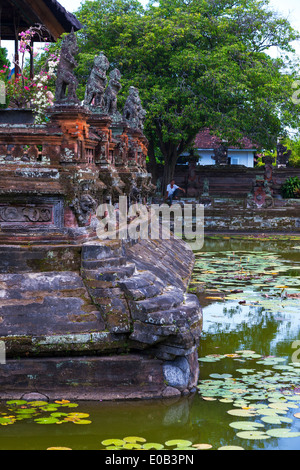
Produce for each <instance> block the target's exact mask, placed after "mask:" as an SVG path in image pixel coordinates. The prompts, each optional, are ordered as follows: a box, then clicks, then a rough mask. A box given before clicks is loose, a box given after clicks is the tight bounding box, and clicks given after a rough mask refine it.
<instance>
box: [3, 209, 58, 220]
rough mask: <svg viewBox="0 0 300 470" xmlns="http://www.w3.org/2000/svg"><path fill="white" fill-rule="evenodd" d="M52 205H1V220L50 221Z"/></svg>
mask: <svg viewBox="0 0 300 470" xmlns="http://www.w3.org/2000/svg"><path fill="white" fill-rule="evenodd" d="M51 221H52V207H50V206H48V207H46V206H44V207H43V206H41V207H37V206H34V207H31V206H9V205H6V206H0V222H4V223H25V224H26V223H29V222H31V223H49V222H51Z"/></svg>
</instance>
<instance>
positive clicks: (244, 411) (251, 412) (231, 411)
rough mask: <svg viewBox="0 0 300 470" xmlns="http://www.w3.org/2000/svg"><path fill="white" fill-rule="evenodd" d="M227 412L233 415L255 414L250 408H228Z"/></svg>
mask: <svg viewBox="0 0 300 470" xmlns="http://www.w3.org/2000/svg"><path fill="white" fill-rule="evenodd" d="M227 413H228V414H230V415H233V416H244V417H246V416H254V415H256V412H255V410H252V409H247V410H244V409H236V410H229V411H227Z"/></svg>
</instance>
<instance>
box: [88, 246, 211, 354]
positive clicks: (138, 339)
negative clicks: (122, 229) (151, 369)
mask: <svg viewBox="0 0 300 470" xmlns="http://www.w3.org/2000/svg"><path fill="white" fill-rule="evenodd" d="M103 248H104V247H103V244H102V245H98V244H93V243H92V242H90V243H87V244H85V245H84V246H83V251H82V270H81V274H82V277H83V279H84V282H85V285H86V287H87V290H88V292H89V294H90V296H91V298H92V300H93V302H94V303H95V305H96V306H97V307H98V308H99V309H100V311H101V314H102V318H103V320H104V322H105V327H106V329H107V330H108V331H109V332H110V333H114V334H124V333H126V334H127V335H128V348H129V349H134V350H147V352H149V354H153V355H155V357H159V358H161V359H164V360H168V359H174V357H177V356H185V355H187V354H190V353H191V351H192V350H193V348H194V347H195V344H196V343H197V340H198V339H199V336H200V333H201V326H202V325H201V321H202V316H201V308H200V306H199V302H198V299H197V297H196V296H194V295H192V294H186V293H185V291H184V290H183V289H182V286H176V285H170V283H169V280H168V279H167V278H165V279H163V277H164V276H163V271H162V273H161V274H162V277H159V276H158V275H157V274H155V273H154V272H153V271H151V268H150V269H149V266H144V269H142V266H140V265H139V268H137V263H136V262H134V261H135V260H133V259H130V256H128V253H127V255H126V243H124V242H121V241H120V242H110V244H109V245H107V246H106V247H105V249H103ZM133 250H134V247H133ZM152 262H156V267H157V266H158V265H159V259H156V260H155V261H152Z"/></svg>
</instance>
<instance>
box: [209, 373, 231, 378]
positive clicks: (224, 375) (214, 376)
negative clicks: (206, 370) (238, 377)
mask: <svg viewBox="0 0 300 470" xmlns="http://www.w3.org/2000/svg"><path fill="white" fill-rule="evenodd" d="M210 377H212V378H213V379H229V378H230V377H232V375H231V374H210Z"/></svg>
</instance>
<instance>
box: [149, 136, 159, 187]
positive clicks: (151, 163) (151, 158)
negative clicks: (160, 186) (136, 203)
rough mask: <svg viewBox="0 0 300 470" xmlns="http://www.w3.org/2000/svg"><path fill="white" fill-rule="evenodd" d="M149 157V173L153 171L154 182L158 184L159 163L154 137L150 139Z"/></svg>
mask: <svg viewBox="0 0 300 470" xmlns="http://www.w3.org/2000/svg"><path fill="white" fill-rule="evenodd" d="M148 157H149V163H148V170H149V173H151V175H152V183H153V184H156V182H157V163H156V158H155V152H154V142H153V140H152V139H150V140H149V147H148Z"/></svg>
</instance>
